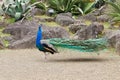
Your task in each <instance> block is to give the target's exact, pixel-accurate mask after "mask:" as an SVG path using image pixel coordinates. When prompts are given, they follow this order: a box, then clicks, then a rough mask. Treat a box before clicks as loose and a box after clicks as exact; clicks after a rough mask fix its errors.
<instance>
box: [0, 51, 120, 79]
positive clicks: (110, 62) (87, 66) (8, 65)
mask: <svg viewBox="0 0 120 80" xmlns="http://www.w3.org/2000/svg"><path fill="white" fill-rule="evenodd" d="M0 80H120V56H118V55H116V54H113V53H109V52H107V51H105V52H101V53H100V55H96V54H95V53H80V52H71V51H67V52H62V53H59V54H55V55H48V56H47V60H45V59H44V55H43V53H42V52H40V51H38V50H37V49H26V50H2V51H0Z"/></svg>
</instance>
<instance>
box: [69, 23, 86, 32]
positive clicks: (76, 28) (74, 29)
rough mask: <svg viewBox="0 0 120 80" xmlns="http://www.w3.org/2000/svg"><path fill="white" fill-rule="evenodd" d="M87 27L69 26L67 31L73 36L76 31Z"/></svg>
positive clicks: (83, 25)
mask: <svg viewBox="0 0 120 80" xmlns="http://www.w3.org/2000/svg"><path fill="white" fill-rule="evenodd" d="M86 27H87V25H86V24H84V23H81V24H71V25H70V26H69V31H70V32H72V33H73V34H74V33H76V32H77V31H78V30H80V29H83V28H86Z"/></svg>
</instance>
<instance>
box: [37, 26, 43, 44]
mask: <svg viewBox="0 0 120 80" xmlns="http://www.w3.org/2000/svg"><path fill="white" fill-rule="evenodd" d="M41 39H42V30H41V27H39V29H38V32H37V37H36V46H37V45H40V40H41Z"/></svg>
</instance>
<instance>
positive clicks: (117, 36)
mask: <svg viewBox="0 0 120 80" xmlns="http://www.w3.org/2000/svg"><path fill="white" fill-rule="evenodd" d="M105 37H106V38H107V39H108V42H109V45H110V46H111V47H113V48H115V47H116V44H117V42H119V41H120V30H110V31H107V32H106V33H105ZM117 46H118V45H117Z"/></svg>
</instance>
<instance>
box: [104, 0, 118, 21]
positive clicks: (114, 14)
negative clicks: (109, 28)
mask: <svg viewBox="0 0 120 80" xmlns="http://www.w3.org/2000/svg"><path fill="white" fill-rule="evenodd" d="M106 3H108V4H109V5H111V6H112V10H111V12H110V13H109V15H110V16H111V17H112V22H115V23H118V22H120V4H119V3H113V2H109V1H106Z"/></svg>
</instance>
